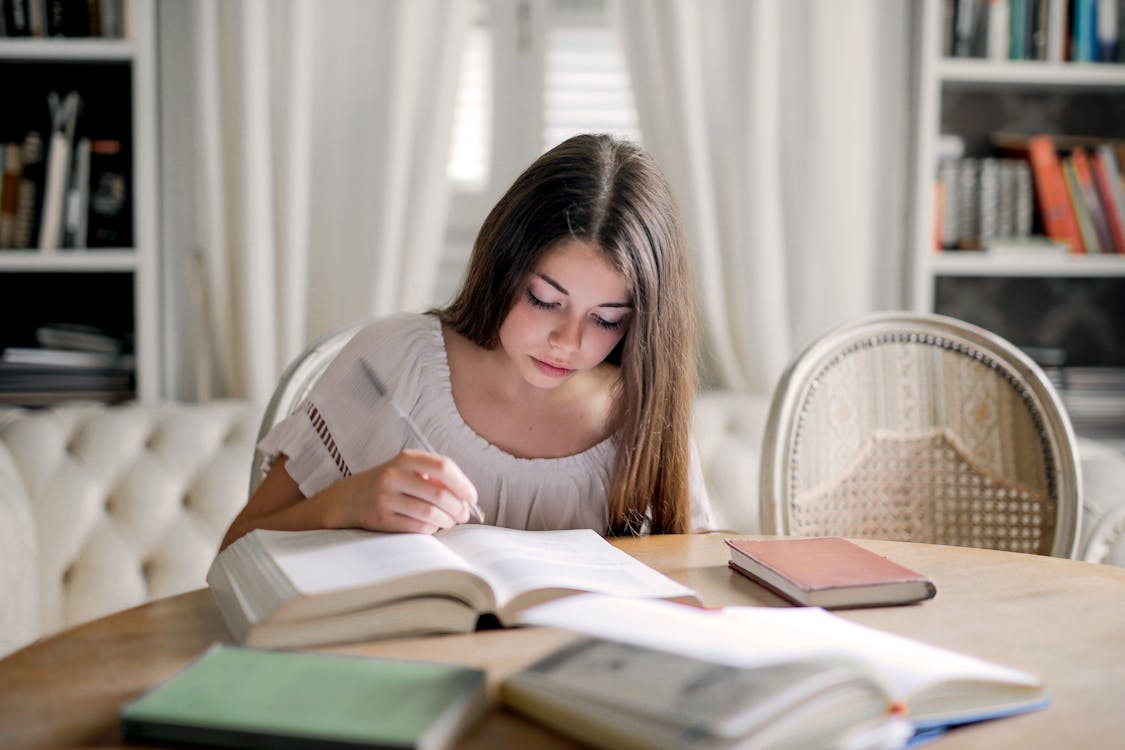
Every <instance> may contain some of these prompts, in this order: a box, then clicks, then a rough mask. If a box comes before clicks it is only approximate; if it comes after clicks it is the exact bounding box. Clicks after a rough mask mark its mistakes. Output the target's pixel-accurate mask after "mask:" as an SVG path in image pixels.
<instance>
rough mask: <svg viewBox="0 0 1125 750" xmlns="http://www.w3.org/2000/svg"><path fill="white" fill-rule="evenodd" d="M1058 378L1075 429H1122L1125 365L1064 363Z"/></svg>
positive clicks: (1096, 432)
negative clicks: (1094, 365) (1098, 365)
mask: <svg viewBox="0 0 1125 750" xmlns="http://www.w3.org/2000/svg"><path fill="white" fill-rule="evenodd" d="M1061 380H1062V387H1061V389H1060V393H1061V395H1062V400H1063V404H1064V405H1065V406H1066V411H1067V414H1068V415H1069V416H1070V421H1071V422H1072V423H1073V425H1074V429H1075V430H1076V431H1078V432H1081V433H1084V434H1090V435H1100V434H1120V433H1123V432H1125V367H1066V368H1063V372H1062V377H1061Z"/></svg>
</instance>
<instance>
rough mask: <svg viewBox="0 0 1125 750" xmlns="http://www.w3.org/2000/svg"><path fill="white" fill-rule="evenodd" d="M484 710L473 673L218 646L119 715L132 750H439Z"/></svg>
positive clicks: (479, 674) (478, 674)
mask: <svg viewBox="0 0 1125 750" xmlns="http://www.w3.org/2000/svg"><path fill="white" fill-rule="evenodd" d="M487 705H488V702H487V697H486V691H485V673H484V671H483V670H480V669H476V668H472V667H466V666H461V665H453V664H440V663H433V662H425V661H408V660H398V659H383V658H375V657H364V656H348V655H343V654H323V653H311V652H299V651H298V652H283V651H266V650H260V649H252V648H244V647H238V646H231V645H227V644H222V643H216V644H214V645H213V646H211V648H209V649H208V650H207V651H206V652H204V653H203V655H202V656H200V657H198V658H196V659H195V660H194V661H192V662H191V663H190V664H188V665H187V666H186V667H184V668H183V669H181V670H180V671H179V672H176V673H175V674H173V675H172V676H171V677H169V678H168V679H167V680H165V681H164V682H162V683H160V684H159V685H156V686H155V687H153V688H151V689H149V690H148V691H146V692H145V693H143V694H142V695H141V696H139V697H138V698H135V699H134V700H131V701H129V702H128V703H126V704H124V705H123V706H122V707H121V709H120V717H119V718H120V726H121V734H122V737H123V738H124V739H125V740H126V741H127V742H131V743H132V742H136V743H177V744H188V745H202V746H207V747H229V748H238V747H292V748H296V747H325V748H328V747H331V748H395V749H396V750H397V749H403V748H417V749H418V750H442V749H443V748H449V747H452V746H453V745H454V744H455V742H456V741H457V740H458V739H459V738H460V737H462V736H463V735H464V734H465V733H466V732H467V731H468V730H469V729H470V728H471V727H472V726H473V724H475V723H476V721H477V720H478V719H479V718H480V717H481V715H482V714H483V713H484V711H485V710H486V708H487Z"/></svg>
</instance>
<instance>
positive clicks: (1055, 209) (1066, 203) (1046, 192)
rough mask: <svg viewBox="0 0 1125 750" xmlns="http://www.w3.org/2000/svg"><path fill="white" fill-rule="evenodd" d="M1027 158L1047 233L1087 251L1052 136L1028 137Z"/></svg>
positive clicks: (1071, 248) (1073, 246)
mask: <svg viewBox="0 0 1125 750" xmlns="http://www.w3.org/2000/svg"><path fill="white" fill-rule="evenodd" d="M1028 158H1029V159H1030V161H1031V172H1032V175H1033V176H1034V178H1035V192H1036V195H1038V197H1039V211H1040V214H1041V215H1042V217H1043V228H1044V229H1045V230H1046V232H1047V236H1048V237H1050V238H1051V239H1053V240H1058V241H1060V242H1065V243H1066V244H1067V245H1069V246H1070V251H1071V252H1072V253H1084V252H1086V246H1085V244H1084V243H1083V241H1082V235H1081V233H1080V231H1079V228H1078V219H1077V217H1076V216H1075V213H1074V207H1073V206H1072V205H1071V202H1070V195H1069V192H1068V190H1067V185H1066V179H1065V177H1064V176H1063V170H1062V165H1061V163H1060V162H1059V155H1058V152H1057V151H1055V143H1054V141H1053V140H1052V139H1051V137H1050V136H1046V135H1040V136H1036V137H1034V138H1032V139H1031V140H1030V141H1028Z"/></svg>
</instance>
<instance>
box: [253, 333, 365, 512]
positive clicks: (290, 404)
mask: <svg viewBox="0 0 1125 750" xmlns="http://www.w3.org/2000/svg"><path fill="white" fill-rule="evenodd" d="M369 322H370V321H369V320H358V321H356V322H354V323H349V324H348V325H346V326H344V327H343V328H340V329H338V330H336V331H333V332H332V333H329V334H327V335H326V336H324V337H323V338H321V339H319V340H317V341H315V342H313V343H312V344H310V345H309V347H308V348H307V349H305V350H304V351H303V352H301V353H300V354H299V355H297V358H296V359H294V360H293V361H292V362H290V363H289V367H287V368H285V372H284V373H282V375H281V379H280V380H279V381H278V384H277V388H276V389H274V392H273V396H271V397H270V402H269V404H267V405H266V410H265V413H263V414H262V423H261V426H259V428H258V437H257V439H256V440H255V441H254V458H253V459H252V461H251V465H250V494H251V495H253V494H254V490H256V489H258V485H259V484H261V483H262V479H263V478H264V473H263V467H264V464H265V460H266V457H265V456H264V455H263V454H262V452H261V451H260V450H258V443H260V442H262V438H264V437H265V436H266V434H267V433H268V432H269V431H270V430H271V429H273V426H274V425H276V424H277V423H278V422H280V421H281V420H283V419H285V418H286V417H288V416H289V415H290V414H292V413H293V411H294V410H295V409H296V408H297V406H298V405H299V404H300V403H301V401H303V400H304V398H305V397H306V396H308V395H309V391H311V390H312V387H313V386H314V385H316V381H317V380H319V379H320V376H321V375H323V374H324V371H325V370H326V369H327V368H328V365H329V364H330V363H331V362H332V360H333V359H335V358H336V355H337V354H339V353H340V350H341V349H343V348H344V345H345V344H347V343H348V342H349V341H351V340H352V337H353V336H355V334H356V333H357V332H358V331H359V329H361V328H363V327H364V326H365V325H367V324H368V323H369Z"/></svg>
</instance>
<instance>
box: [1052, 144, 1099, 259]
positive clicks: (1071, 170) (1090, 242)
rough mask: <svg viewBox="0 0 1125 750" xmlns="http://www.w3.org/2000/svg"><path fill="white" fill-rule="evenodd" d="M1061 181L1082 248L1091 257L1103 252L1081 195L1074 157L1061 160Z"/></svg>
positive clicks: (1083, 197) (1091, 218) (1084, 198)
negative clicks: (1080, 236) (1064, 181)
mask: <svg viewBox="0 0 1125 750" xmlns="http://www.w3.org/2000/svg"><path fill="white" fill-rule="evenodd" d="M1062 169H1063V179H1064V180H1066V193H1067V196H1068V197H1069V198H1070V205H1071V206H1072V207H1073V208H1074V216H1075V218H1076V219H1077V222H1078V232H1079V234H1081V235H1082V246H1083V247H1084V248H1085V251H1086V252H1087V253H1089V254H1092V255H1097V254H1100V253H1101V252H1103V250H1102V245H1101V242H1100V238H1099V237H1098V232H1097V230H1096V229H1095V227H1094V220H1093V217H1092V216H1091V215H1090V206H1089V204H1088V203H1087V202H1086V197H1085V196H1084V195H1083V190H1082V184H1081V182H1080V181H1079V178H1078V169H1077V167H1075V165H1074V157H1073V156H1067V157H1064V158H1063V160H1062Z"/></svg>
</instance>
